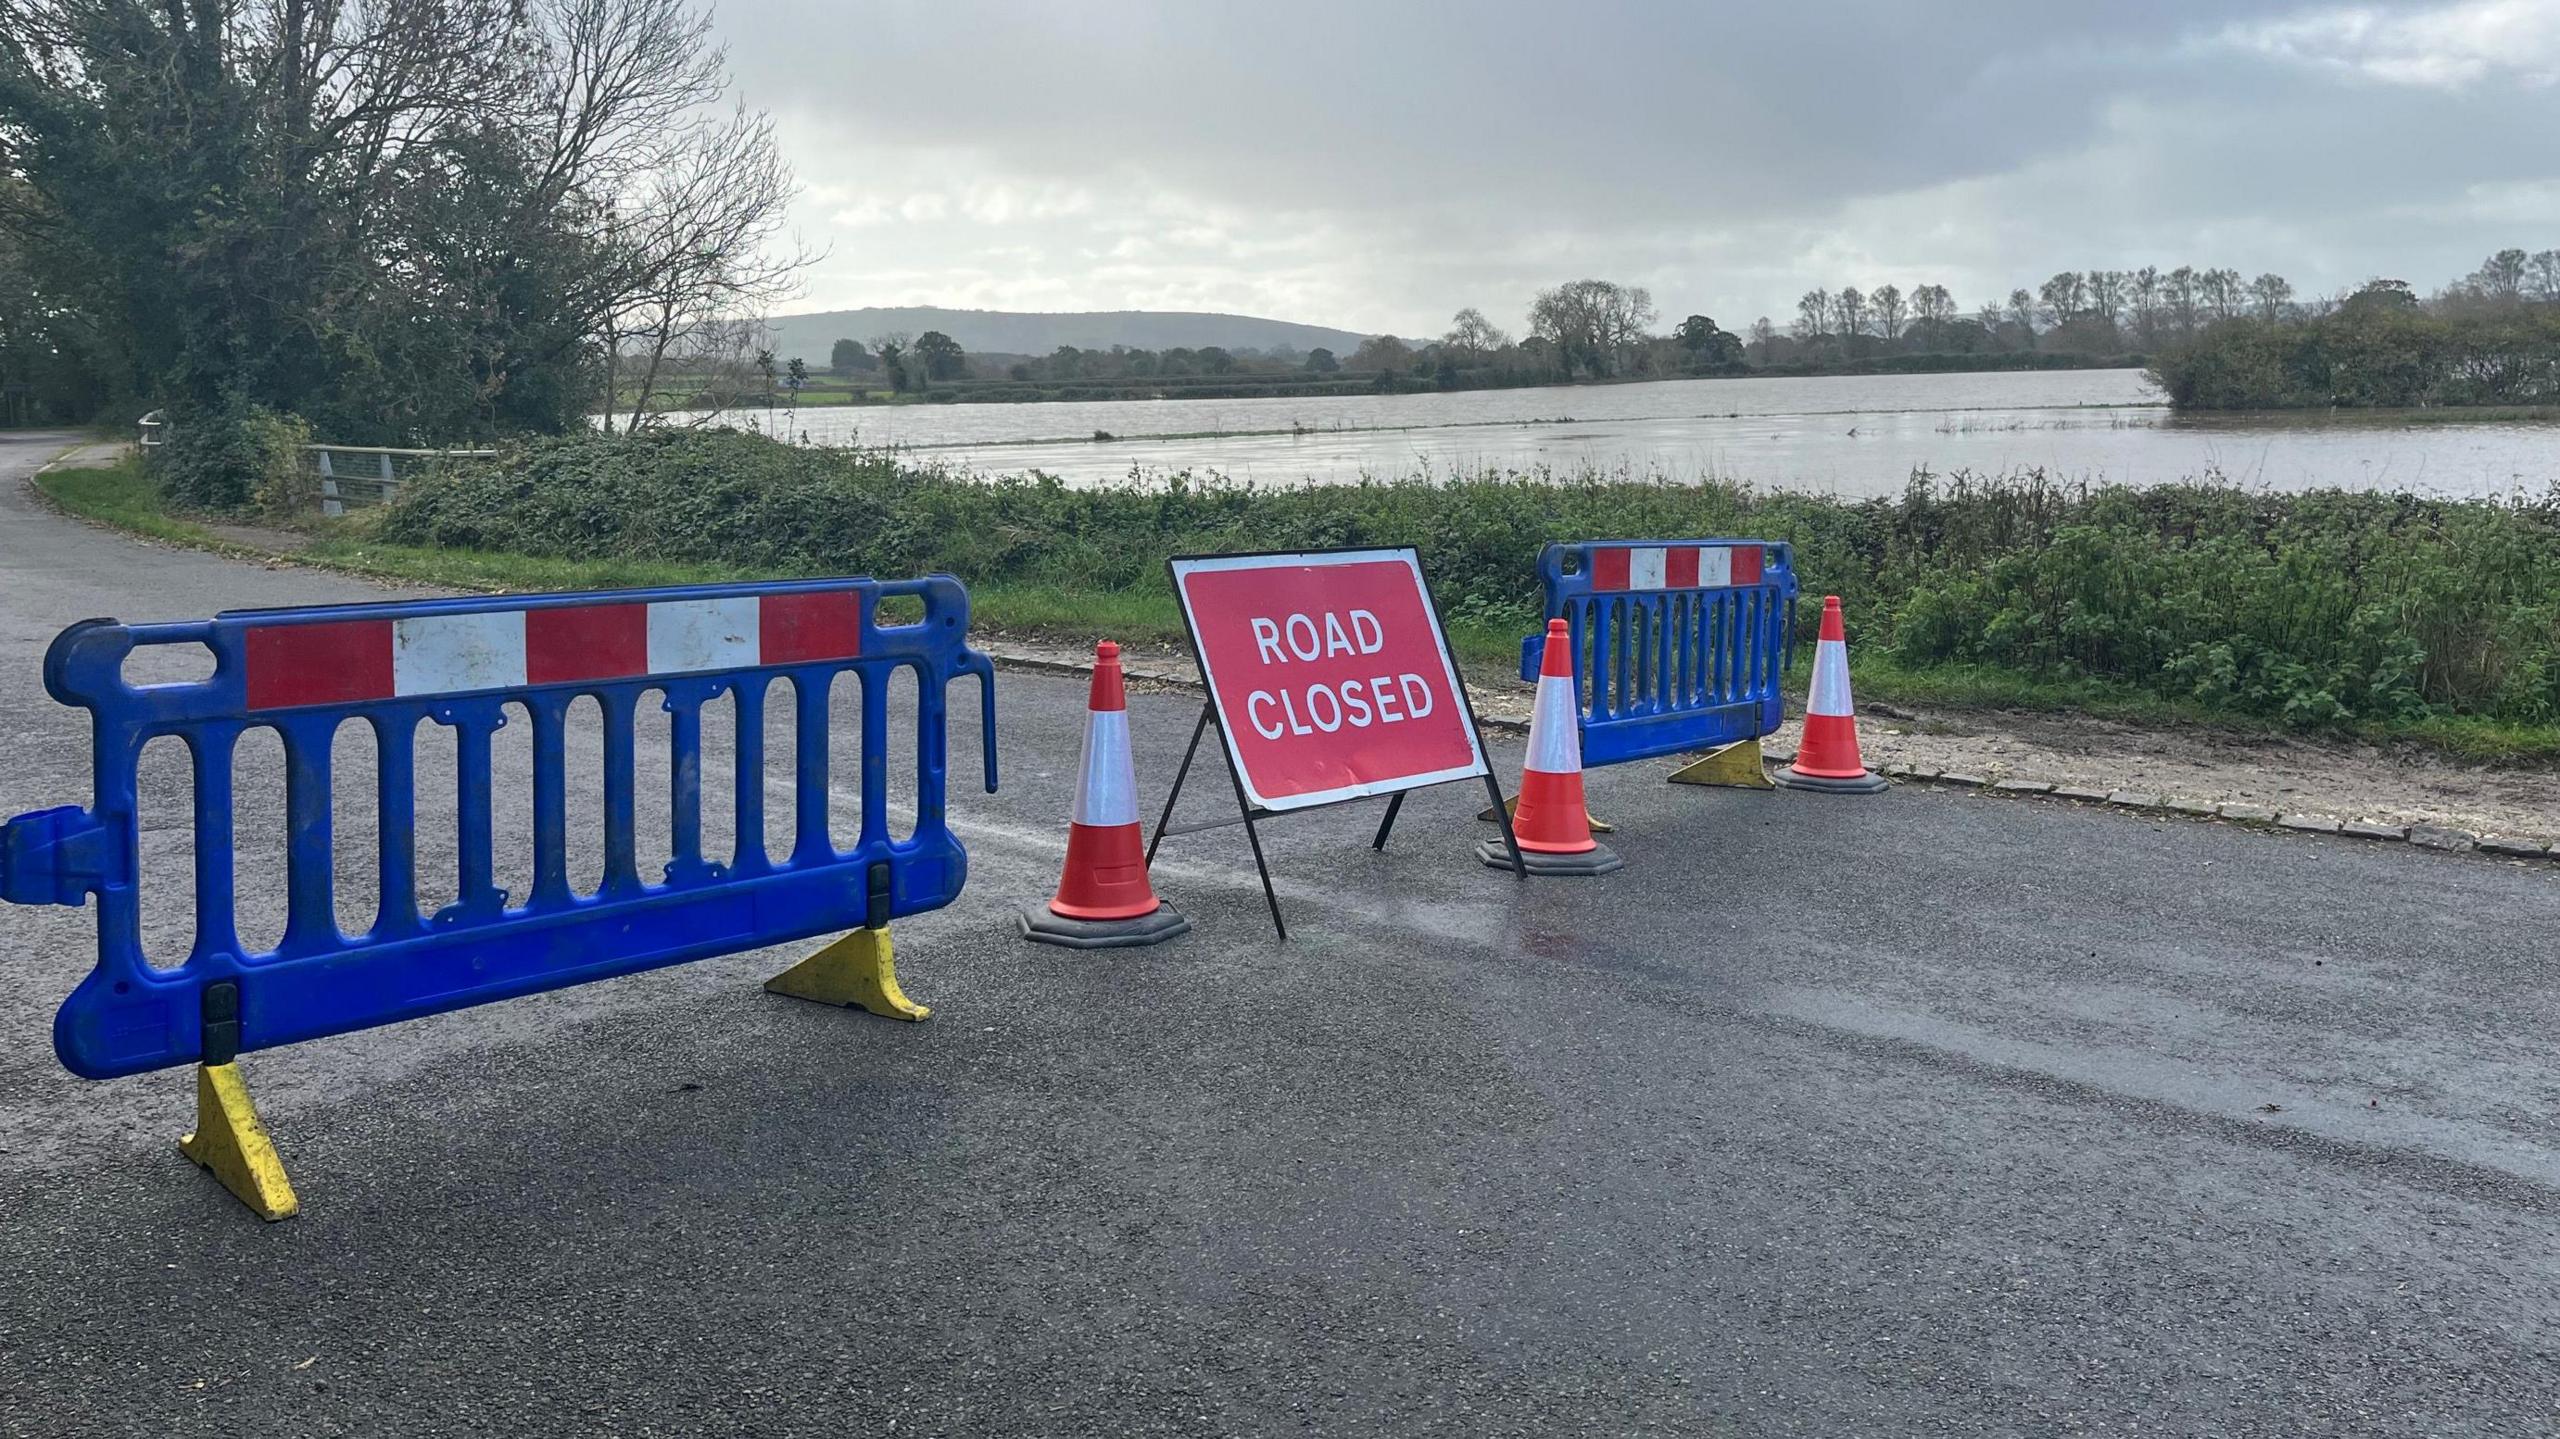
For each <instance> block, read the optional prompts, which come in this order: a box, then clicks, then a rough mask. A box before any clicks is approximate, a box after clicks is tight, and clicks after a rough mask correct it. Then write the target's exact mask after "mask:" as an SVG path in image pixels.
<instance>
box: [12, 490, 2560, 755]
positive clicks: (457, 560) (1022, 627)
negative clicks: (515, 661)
mask: <svg viewBox="0 0 2560 1439" xmlns="http://www.w3.org/2000/svg"><path fill="white" fill-rule="evenodd" d="M35 483H36V486H37V488H38V489H40V490H41V491H42V492H43V493H44V494H45V495H46V496H47V497H49V498H50V499H51V500H52V501H53V502H54V503H55V504H57V505H59V506H60V507H61V508H63V509H64V510H67V511H69V512H71V513H73V514H76V515H80V516H82V517H84V518H87V519H91V520H95V521H99V522H101V523H104V524H109V525H113V526H116V527H118V528H121V529H126V530H130V531H132V532H134V533H137V534H141V535H147V536H150V537H152V538H154V539H160V540H165V541H170V542H173V543H178V544H185V545H192V546H197V547H200V548H206V549H213V550H219V551H224V552H228V553H236V554H246V555H252V556H255V557H258V558H261V559H270V560H271V559H275V558H279V557H281V558H287V559H290V560H292V561H294V562H296V563H302V564H309V565H313V566H316V567H320V568H324V569H330V570H336V571H340V572H344V573H349V574H357V575H363V576H367V577H370V578H375V579H381V580H387V581H397V582H402V583H409V584H418V585H425V586H433V587H444V588H456V589H471V590H487V591H548V590H584V589H620V588H628V587H636V586H647V585H681V584H710V583H718V582H721V581H727V580H741V579H754V578H771V577H774V575H775V572H774V571H771V570H758V569H754V568H751V567H744V566H735V565H721V564H711V563H699V562H685V561H661V560H642V559H623V558H608V559H573V558H565V557H555V556H545V555H526V554H516V553H509V552H505V551H491V550H476V549H452V548H435V547H428V546H420V545H406V544H395V543H391V542H387V541H385V540H383V539H381V538H380V537H379V535H378V534H376V533H375V531H376V529H377V528H378V520H379V515H380V512H378V511H377V512H368V513H365V514H359V515H357V516H354V517H351V518H349V519H346V520H342V521H319V522H316V523H313V524H310V525H307V526H304V527H302V528H301V529H299V530H297V531H296V532H295V536H296V538H299V539H303V540H306V541H307V543H306V544H304V545H303V547H302V548H299V549H296V550H290V551H287V550H284V549H282V548H281V547H266V546H261V545H257V544H253V543H246V542H243V541H241V540H238V539H233V538H229V537H226V536H225V535H222V534H220V533H217V532H215V531H214V530H212V529H209V528H207V527H206V526H205V525H203V524H201V523H198V522H196V521H194V520H191V519H188V518H186V517H184V516H181V515H176V514H172V513H171V512H170V511H169V510H168V508H167V507H166V506H165V505H164V504H163V503H162V501H161V497H160V493H159V489H158V487H157V486H156V485H155V484H154V483H153V482H152V481H151V479H150V478H149V477H148V476H147V475H145V474H144V473H143V471H142V468H141V464H140V462H139V461H138V460H134V459H127V460H125V461H123V462H122V463H119V464H117V465H113V466H110V467H107V468H103V469H56V470H51V471H48V472H46V473H44V474H42V475H39V476H38V477H37V478H36V482H35ZM969 594H970V600H971V604H972V608H973V610H974V612H975V617H976V621H977V623H978V624H979V625H980V626H981V627H983V628H985V629H987V630H989V631H992V632H996V633H1001V634H1006V635H1012V636H1019V637H1023V638H1027V639H1036V640H1041V641H1045V642H1051V643H1060V644H1071V645H1082V644H1086V643H1090V642H1091V641H1092V640H1094V639H1096V638H1101V637H1106V636H1107V637H1110V638H1114V639H1118V640H1120V641H1121V642H1123V643H1125V644H1131V645H1134V646H1153V647H1161V648H1180V647H1181V646H1182V645H1183V644H1184V635H1183V630H1182V621H1181V617H1180V615H1179V614H1178V613H1177V612H1176V610H1175V608H1174V606H1173V603H1172V600H1171V598H1170V597H1169V595H1167V594H1166V593H1165V592H1164V591H1162V590H1160V589H1153V588H1150V589H1121V588H1106V587H1078V586H1069V585H1060V584H1054V583H1009V582H1005V581H977V582H973V583H972V584H971V585H970V587H969ZM1531 628H1533V625H1532V623H1531V620H1530V618H1529V617H1528V616H1526V615H1522V616H1520V617H1518V618H1517V619H1506V618H1503V617H1499V616H1488V615H1485V614H1483V613H1482V612H1480V611H1466V612H1461V613H1459V614H1457V615H1454V616H1452V618H1451V620H1450V624H1449V638H1450V644H1451V646H1452V648H1453V649H1454V650H1455V651H1456V653H1457V656H1458V659H1459V662H1460V663H1461V665H1463V666H1464V667H1465V669H1466V671H1467V673H1468V675H1469V677H1470V678H1472V679H1473V680H1474V681H1476V682H1477V683H1479V684H1488V683H1500V682H1502V680H1503V678H1504V677H1505V676H1508V675H1511V674H1512V672H1513V668H1514V666H1515V665H1516V664H1517V662H1518V657H1519V644H1520V637H1521V636H1522V635H1523V634H1526V633H1528V632H1529V631H1530V629H1531ZM1810 660H1811V654H1810V649H1809V647H1808V649H1807V651H1806V652H1804V653H1801V654H1799V655H1798V657H1797V663H1796V665H1795V666H1794V668H1793V670H1792V672H1791V673H1790V675H1789V679H1788V689H1789V691H1790V692H1791V694H1792V695H1793V696H1794V697H1795V698H1796V699H1798V700H1799V701H1801V699H1802V697H1803V691H1804V685H1805V683H1806V680H1807V678H1808V676H1809V675H1810V672H1811V666H1810ZM1851 672H1852V674H1853V676H1854V678H1855V682H1856V686H1857V693H1858V696H1859V698H1860V699H1861V700H1862V701H1868V702H1877V701H1881V702H1884V703H1887V704H1896V705H1915V706H1921V707H1924V708H1933V709H1954V710H2016V711H2029V712H2040V713H2073V714H2084V715H2088V716H2092V717H2095V718H2100V719H2105V720H2110V721H2114V722H2117V723H2122V724H2127V725H2132V726H2136V727H2140V728H2147V729H2161V730H2189V731H2193V730H2206V731H2212V732H2215V733H2219V734H2223V735H2227V736H2229V737H2231V738H2233V739H2234V740H2239V741H2248V740H2260V741H2265V740H2276V739H2285V738H2294V737H2298V736H2299V732H2298V731H2288V730H2285V729H2283V728H2282V727H2280V726H2277V725H2273V724H2269V723H2267V722H2265V721H2263V720H2260V719H2257V718H2255V717H2252V716H2248V715H2238V714H2233V713H2231V712H2229V711H2224V710H2217V709H2214V708H2212V707H2210V706H2206V705H2203V704H2199V703H2194V702H2191V701H2181V700H2174V699H2166V698H2163V697H2161V696H2159V695H2157V694H2153V693H2150V692H2147V691H2144V690H2140V689H2136V688H2133V687H2131V686H2127V685H2122V684H2117V683H2111V682H2107V681H2102V680H2056V679H2047V678H2039V677H2035V676H2031V675H2024V674H2019V673H2017V672H2014V671H2010V670H2005V669H2001V668H1998V667H1996V666H1988V665H1964V664H1947V665H1927V666H1911V665H1905V664H1902V663H1900V662H1898V661H1896V660H1895V659H1894V658H1893V657H1892V656H1891V655H1890V654H1889V653H1887V652H1885V651H1884V650H1883V649H1882V647H1881V646H1870V647H1867V648H1865V649H1863V650H1861V651H1859V652H1858V657H1857V658H1856V659H1855V660H1853V662H1852V666H1851ZM2342 732H2343V733H2346V734H2350V735H2353V736H2354V737H2357V738H2361V739H2364V740H2367V741H2370V742H2374V743H2379V744H2393V743H2402V744H2410V745H2415V746H2418V747H2420V748H2422V749H2426V750H2430V751H2434V752H2437V753H2441V754H2444V755H2448V756H2451V757H2455V758H2459V759H2464V760H2472V761H2480V762H2487V763H2497V764H2531V765H2544V764H2550V763H2553V762H2560V726H2549V725H2529V724H2514V723H2508V722H2503V721H2499V720H2495V719H2490V718H2485V717H2477V716H2447V715H2432V716H2425V717H2420V718H2416V719H2409V720H2399V721H2391V722H2369V723H2365V724H2361V725H2354V726H2348V727H2346V728H2345V729H2344V730H2343V731H2342Z"/></svg>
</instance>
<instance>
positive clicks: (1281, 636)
mask: <svg viewBox="0 0 2560 1439" xmlns="http://www.w3.org/2000/svg"><path fill="white" fill-rule="evenodd" d="M1174 581H1175V586H1176V589H1177V591H1178V593H1179V596H1180V598H1181V601H1182V605H1183V609H1184V612H1185V614H1186V615H1187V617H1188V618H1189V620H1190V622H1191V626H1192V633H1193V634H1194V636H1195V637H1196V639H1197V641H1198V645H1199V651H1200V657H1201V669H1202V671H1203V675H1204V678H1205V679H1206V680H1207V681H1208V684H1209V690H1210V695H1211V699H1212V702H1213V703H1214V704H1215V705H1216V707H1217V711H1218V723H1219V727H1220V729H1221V730H1222V731H1223V732H1224V734H1225V736H1226V740H1227V745H1228V750H1229V753H1230V755H1231V756H1232V757H1233V758H1234V759H1235V762H1236V768H1237V770H1238V772H1239V774H1240V775H1242V777H1243V778H1244V781H1245V787H1246V791H1247V793H1248V795H1249V797H1250V798H1251V799H1252V801H1253V802H1254V803H1255V804H1257V805H1259V806H1261V807H1263V808H1266V809H1293V808H1302V807H1304V806H1306V805H1310V804H1323V803H1328V802H1330V801H1333V800H1338V799H1348V798H1352V797H1354V796H1358V795H1366V794H1384V793H1389V792H1392V791H1394V790H1399V789H1409V788H1413V787H1416V786H1419V785H1425V784H1438V783H1441V782H1443V781H1446V780H1449V779H1455V778H1461V777H1464V776H1467V775H1470V774H1479V773H1482V772H1483V767H1484V759H1483V754H1482V752H1481V750H1480V749H1479V748H1478V746H1477V742H1476V736H1475V728H1474V725H1473V723H1472V722H1471V720H1470V718H1469V716H1468V712H1467V709H1466V706H1465V705H1464V704H1463V703H1461V702H1460V700H1459V697H1458V680H1457V675H1456V671H1455V669H1454V667H1453V666H1452V665H1451V664H1450V662H1449V653H1448V643H1447V640H1446V639H1445V638H1444V637H1443V636H1442V635H1441V633H1440V626H1439V622H1438V619H1437V617H1436V616H1435V615H1434V614H1433V612H1432V609H1431V603H1430V596H1429V592H1428V591H1427V590H1425V589H1424V587H1423V583H1422V572H1421V568H1420V566H1419V565H1418V564H1417V563H1416V562H1415V560H1414V558H1413V555H1412V552H1411V551H1408V550H1361V551H1343V552H1321V553H1312V554H1294V555H1221V556H1214V557H1209V558H1200V559H1181V560H1176V561H1174Z"/></svg>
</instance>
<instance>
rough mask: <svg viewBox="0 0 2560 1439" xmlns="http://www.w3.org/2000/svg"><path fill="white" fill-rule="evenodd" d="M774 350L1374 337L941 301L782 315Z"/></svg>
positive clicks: (1223, 318)
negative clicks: (900, 342) (845, 343)
mask: <svg viewBox="0 0 2560 1439" xmlns="http://www.w3.org/2000/svg"><path fill="white" fill-rule="evenodd" d="M769 323H770V324H771V325H772V327H773V333H774V353H775V354H776V355H778V356H780V357H781V358H782V359H785V360H789V359H790V358H792V357H793V356H795V355H796V356H798V357H799V358H801V359H803V360H806V361H808V362H809V368H811V369H813V370H815V369H823V368H825V366H826V363H827V357H828V352H829V351H831V350H833V349H834V348H835V343H836V341H838V340H860V341H862V342H863V343H864V344H866V345H868V344H869V343H871V337H872V336H874V335H887V334H894V333H896V332H898V331H901V330H903V331H905V332H906V333H907V334H908V336H909V337H913V336H916V335H921V334H923V333H924V332H925V331H927V330H940V331H941V332H942V333H944V334H946V335H949V336H950V337H951V338H953V339H955V340H958V341H959V342H960V348H961V349H964V350H967V351H969V352H970V353H972V354H999V355H1045V354H1048V353H1049V352H1050V351H1052V350H1055V349H1057V348H1058V347H1059V346H1060V345H1073V346H1075V347H1076V348H1077V349H1079V350H1107V349H1110V348H1111V347H1112V346H1114V345H1127V346H1128V347H1130V348H1131V349H1134V350H1169V349H1173V348H1175V347H1177V346H1179V347H1182V348H1186V349H1194V350H1196V349H1200V348H1202V347H1203V346H1207V345H1222V346H1224V347H1226V348H1227V349H1230V350H1268V349H1271V348H1273V347H1275V346H1279V345H1287V346H1289V347H1290V348H1292V349H1296V350H1312V349H1316V348H1318V347H1322V348H1324V349H1328V350H1331V351H1333V352H1334V353H1335V354H1337V355H1340V356H1343V357H1344V358H1346V359H1347V358H1349V357H1350V354H1351V352H1352V351H1353V350H1356V349H1358V348H1360V342H1361V341H1362V340H1365V339H1367V338H1368V336H1366V335H1362V334H1359V333H1357V332H1355V331H1351V330H1331V329H1327V328H1325V327H1324V326H1322V325H1299V324H1292V323H1291V322H1289V321H1287V320H1264V319H1257V318H1255V317H1254V316H1252V315H1210V314H1201V313H1198V312H1195V311H1189V310H1087V311H1079V312H1073V313H1061V314H1039V313H1034V312H1030V311H1022V310H945V309H940V308H937V307H933V306H921V305H920V306H911V307H906V308H898V309H884V308H876V307H875V308H872V309H865V310H825V311H821V312H819V313H817V314H814V315H776V316H774V317H773V318H772V320H771V321H770V322H769Z"/></svg>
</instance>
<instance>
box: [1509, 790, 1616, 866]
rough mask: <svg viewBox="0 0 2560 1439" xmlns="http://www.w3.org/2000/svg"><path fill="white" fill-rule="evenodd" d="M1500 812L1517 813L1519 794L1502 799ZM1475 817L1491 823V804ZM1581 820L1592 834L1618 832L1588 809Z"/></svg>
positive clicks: (1613, 826) (1614, 827) (1518, 810)
mask: <svg viewBox="0 0 2560 1439" xmlns="http://www.w3.org/2000/svg"><path fill="white" fill-rule="evenodd" d="M1502 812H1503V813H1504V814H1518V813H1519V812H1520V796H1518V795H1516V794H1515V795H1513V796H1512V797H1511V798H1509V799H1506V800H1504V801H1503V802H1502ZM1476 818H1478V819H1480V820H1483V821H1484V822H1485V823H1486V824H1491V823H1493V819H1494V815H1493V806H1492V805H1486V806H1485V807H1484V813H1482V814H1480V815H1477V816H1476ZM1582 820H1583V823H1585V824H1588V825H1590V826H1591V832H1592V833H1593V834H1616V833H1617V832H1618V827H1617V826H1616V825H1613V824H1604V823H1602V822H1601V820H1600V817H1599V816H1597V815H1595V814H1593V813H1591V811H1589V810H1584V811H1583V812H1582ZM1506 855H1507V852H1506ZM1502 863H1503V865H1504V866H1505V867H1506V868H1507V867H1508V866H1509V865H1510V863H1511V861H1510V859H1509V858H1508V857H1506V858H1505V859H1504V860H1503V861H1502Z"/></svg>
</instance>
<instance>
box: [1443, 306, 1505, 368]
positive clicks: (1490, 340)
mask: <svg viewBox="0 0 2560 1439" xmlns="http://www.w3.org/2000/svg"><path fill="white" fill-rule="evenodd" d="M1440 343H1441V344H1442V345H1444V346H1446V347H1447V348H1449V349H1451V350H1454V351H1456V352H1457V353H1458V354H1459V355H1460V356H1462V357H1464V358H1465V359H1466V361H1467V362H1468V363H1469V364H1481V363H1483V361H1484V358H1485V356H1487V355H1490V354H1492V353H1493V352H1495V351H1496V350H1499V349H1502V348H1503V347H1504V346H1506V345H1509V344H1510V343H1511V337H1510V336H1509V335H1506V334H1504V333H1503V332H1502V331H1501V330H1500V329H1499V328H1498V327H1496V326H1495V325H1494V323H1493V322H1492V321H1491V320H1488V319H1486V318H1485V317H1484V311H1482V310H1479V309H1477V308H1476V307H1475V306H1473V305H1469V306H1468V307H1467V308H1465V309H1463V310H1460V311H1459V312H1458V313H1457V314H1455V315H1453V316H1451V317H1450V319H1449V333H1448V334H1447V335H1444V336H1442V337H1441V341H1440Z"/></svg>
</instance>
